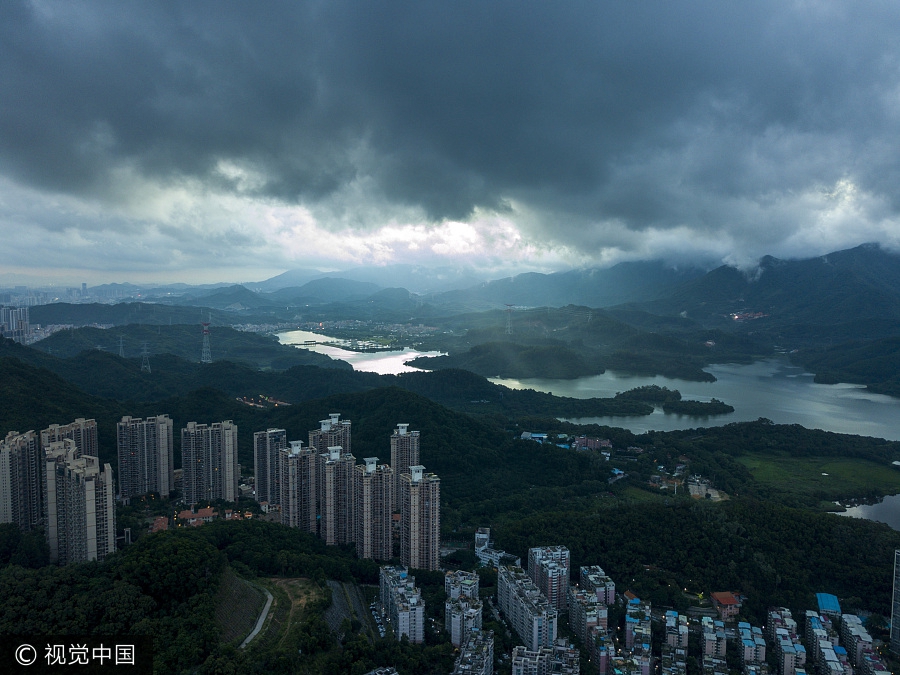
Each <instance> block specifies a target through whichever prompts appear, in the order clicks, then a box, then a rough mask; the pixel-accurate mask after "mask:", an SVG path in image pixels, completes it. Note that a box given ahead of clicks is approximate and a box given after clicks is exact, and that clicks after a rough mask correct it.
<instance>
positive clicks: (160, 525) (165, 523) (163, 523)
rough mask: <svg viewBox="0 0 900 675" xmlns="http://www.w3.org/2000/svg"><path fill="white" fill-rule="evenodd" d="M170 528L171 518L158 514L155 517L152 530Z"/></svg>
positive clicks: (161, 530) (162, 530)
mask: <svg viewBox="0 0 900 675" xmlns="http://www.w3.org/2000/svg"><path fill="white" fill-rule="evenodd" d="M168 529H169V519H168V518H167V517H166V516H157V517H156V518H154V519H153V524H152V525H151V526H150V532H165V531H166V530H168Z"/></svg>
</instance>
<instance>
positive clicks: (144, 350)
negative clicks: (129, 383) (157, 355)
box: [141, 342, 150, 373]
mask: <svg viewBox="0 0 900 675" xmlns="http://www.w3.org/2000/svg"><path fill="white" fill-rule="evenodd" d="M145 370H146V371H147V372H148V373H149V372H150V348H149V347H148V346H147V343H146V342H145V343H144V344H142V345H141V372H142V373H143V372H144V371H145Z"/></svg>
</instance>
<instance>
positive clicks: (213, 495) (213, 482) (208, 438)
mask: <svg viewBox="0 0 900 675" xmlns="http://www.w3.org/2000/svg"><path fill="white" fill-rule="evenodd" d="M181 466H182V472H183V474H182V484H183V491H184V502H185V503H186V504H188V505H189V506H195V505H196V504H200V503H209V502H210V501H213V500H216V499H223V500H225V501H227V502H234V501H237V495H238V480H239V478H240V476H239V475H238V428H237V425H235V424H234V423H233V422H232V421H231V420H226V421H224V422H214V423H213V424H212V425H209V426H207V425H206V424H197V423H196V422H188V423H187V426H186V427H185V428H184V429H182V430H181Z"/></svg>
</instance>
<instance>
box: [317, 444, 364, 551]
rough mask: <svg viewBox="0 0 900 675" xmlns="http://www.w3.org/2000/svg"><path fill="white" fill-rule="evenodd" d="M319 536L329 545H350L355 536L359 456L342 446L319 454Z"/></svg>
mask: <svg viewBox="0 0 900 675" xmlns="http://www.w3.org/2000/svg"><path fill="white" fill-rule="evenodd" d="M318 466H319V469H318V471H317V479H321V481H322V484H321V486H318V485H317V487H318V488H319V494H320V495H321V501H320V502H319V516H320V518H319V537H320V538H322V539H324V540H325V543H326V544H331V545H338V544H350V543H353V541H354V538H355V537H356V528H355V522H354V519H355V516H356V491H355V489H354V479H355V478H356V474H355V471H354V467H355V466H356V457H354V456H353V455H351V454H350V453H349V452H346V451H345V450H344V449H343V448H341V447H340V446H333V447H330V448H328V452H325V453H321V454H320V455H319V464H318Z"/></svg>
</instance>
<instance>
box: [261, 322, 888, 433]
mask: <svg viewBox="0 0 900 675" xmlns="http://www.w3.org/2000/svg"><path fill="white" fill-rule="evenodd" d="M278 339H279V340H280V341H281V342H282V343H283V344H290V345H295V346H297V347H301V348H308V349H311V350H312V351H315V352H318V353H320V354H326V355H328V356H330V357H332V358H335V359H341V360H343V361H347V362H348V363H350V364H351V365H352V366H353V368H354V369H356V370H361V371H367V372H373V373H379V374H381V375H391V374H397V373H405V372H411V371H415V370H416V368H412V367H411V366H408V365H406V362H407V361H410V360H411V359H414V358H416V357H417V356H438V355H440V352H420V351H416V350H414V349H408V348H406V349H402V350H395V351H388V352H356V351H352V350H349V349H342V348H340V347H337V346H331V345H324V344H315V345H312V344H310V345H305V344H304V343H306V342H307V341H310V342H320V341H325V342H336V343H343V344H346V342H345V341H343V340H340V339H338V338H332V337H329V336H327V335H322V334H321V333H313V332H310V331H302V330H295V331H288V332H285V333H281V334H279V335H278ZM706 370H707V371H708V372H710V373H712V374H713V375H715V377H716V381H715V382H690V381H688V380H677V379H669V378H666V377H641V376H634V375H625V374H622V373H615V372H611V371H607V372H605V373H603V374H602V375H592V376H589V377H581V378H578V379H575V380H555V379H510V378H491V382H494V383H496V384H502V385H505V386H507V387H509V388H511V389H534V390H536V391H544V392H550V393H553V394H556V395H557V396H571V397H573V398H595V397H601V398H606V397H610V396H615V395H616V393H617V392H620V391H626V390H628V389H634V388H635V387H642V386H645V385H649V384H656V385H659V386H661V387H668V388H669V389H678V390H679V391H680V392H681V395H682V398H685V399H694V400H697V401H708V400H710V399H711V398H717V399H719V400H721V401H724V402H725V403H728V404H730V405H732V406H734V409H735V411H734V412H733V413H730V414H728V415H717V416H714V417H688V416H686V415H666V414H665V413H663V412H662V410H661V409H656V410H654V412H653V413H652V414H650V415H645V416H641V417H618V416H611V417H590V418H573V419H571V420H570V421H572V422H575V423H580V424H603V425H608V426H614V427H623V428H625V429H629V430H630V431H632V432H634V433H637V434H640V433H644V432H646V431H651V430H656V431H675V430H677V429H691V428H694V427H708V426H721V425H723V424H728V423H730V422H747V421H752V420H756V419H759V418H760V417H766V418H768V419H770V420H772V421H773V422H775V423H777V424H801V425H803V426H804V427H808V428H810V429H824V430H825V431H834V432H837V433H843V434H857V435H860V436H874V437H876V438H886V439H888V440H892V441H898V440H900V399H896V398H892V397H890V396H884V395H881V394H872V393H870V392H868V391H866V389H865V387H864V386H862V385H856V384H817V383H815V382H813V375H812V373H807V372H805V371H804V370H803V369H802V368H799V367H797V366H794V365H791V363H790V361H789V360H788V358H787V357H786V356H784V357H778V358H773V359H767V360H765V361H757V362H755V363H751V364H733V363H726V364H717V365H713V366H709V367H708V368H706Z"/></svg>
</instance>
